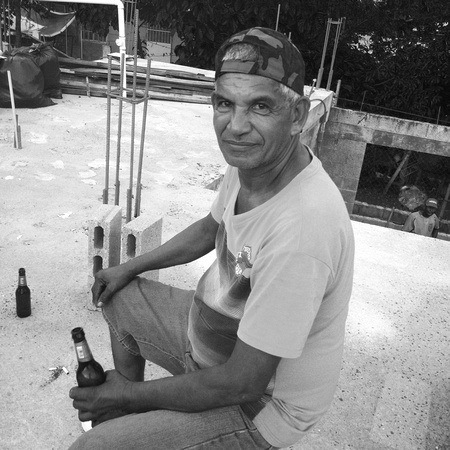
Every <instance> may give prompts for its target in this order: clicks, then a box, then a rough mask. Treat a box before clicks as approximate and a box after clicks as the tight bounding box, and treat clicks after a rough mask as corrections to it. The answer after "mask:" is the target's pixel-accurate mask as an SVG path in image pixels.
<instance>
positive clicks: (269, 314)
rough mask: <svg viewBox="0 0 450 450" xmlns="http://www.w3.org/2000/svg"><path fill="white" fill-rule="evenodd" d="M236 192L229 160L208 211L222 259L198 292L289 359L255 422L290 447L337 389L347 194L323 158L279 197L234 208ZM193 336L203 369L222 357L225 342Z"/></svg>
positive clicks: (346, 267) (258, 344)
mask: <svg viewBox="0 0 450 450" xmlns="http://www.w3.org/2000/svg"><path fill="white" fill-rule="evenodd" d="M239 189H240V184H239V177H238V171H237V169H236V168H234V167H229V168H228V170H227V172H226V174H225V177H224V181H223V184H222V187H221V190H220V193H219V195H218V197H217V198H216V200H215V202H214V204H213V207H212V210H211V212H212V215H213V217H214V219H215V220H216V221H217V222H218V223H219V224H220V226H219V231H218V234H217V239H216V252H217V260H216V261H215V262H214V264H213V265H212V266H211V267H210V268H209V269H208V271H207V272H206V273H205V274H204V275H203V277H202V278H201V280H200V281H199V284H198V287H197V291H196V294H195V297H196V299H197V301H199V300H200V301H201V302H204V303H205V304H206V305H207V306H208V307H209V308H211V309H212V310H214V311H216V312H218V313H220V314H222V315H223V316H225V317H228V318H230V319H232V320H235V321H236V323H237V324H238V326H237V336H238V337H239V338H240V339H241V340H242V341H243V342H245V343H246V344H248V345H250V346H252V347H254V348H257V349H259V350H262V351H264V352H266V353H269V354H272V355H275V356H279V357H281V358H282V359H281V361H280V364H279V365H278V368H277V370H276V374H275V376H274V377H273V379H272V381H271V383H270V384H269V387H268V393H269V394H270V395H271V397H270V400H269V401H268V403H267V404H266V405H265V406H264V408H263V409H262V410H261V411H260V412H259V413H258V414H257V416H256V417H255V418H254V423H255V425H256V426H257V428H258V430H259V431H260V433H261V434H262V435H263V437H264V438H265V439H266V440H267V441H268V442H269V443H270V444H271V445H274V446H276V447H285V446H288V445H292V444H294V443H295V442H297V441H298V440H299V439H300V438H301V437H302V435H303V433H305V432H306V431H308V429H310V428H311V427H312V426H313V425H314V424H315V423H316V422H317V420H318V419H319V418H320V417H321V416H322V415H323V414H324V413H325V411H326V410H327V409H328V407H329V406H330V404H331V402H332V399H333V396H334V392H335V389H336V385H337V380H338V378H339V372H340V368H341V360H342V350H343V342H344V332H345V321H346V318H347V313H348V302H349V299H350V294H351V288H352V279H353V259H354V240H353V232H352V228H351V222H350V219H349V215H348V213H347V210H346V207H345V204H344V201H343V199H342V196H341V194H340V192H339V190H338V189H337V187H336V186H335V185H334V183H333V182H332V180H331V179H330V178H329V176H328V175H327V174H326V172H325V171H324V170H323V168H322V164H321V163H320V161H319V160H318V159H317V158H316V157H313V159H312V161H311V163H310V164H309V165H308V166H307V167H306V168H305V169H304V170H303V171H302V172H301V173H300V174H298V175H297V176H296V177H295V178H294V179H293V180H292V181H291V182H290V183H289V185H288V186H286V187H285V188H284V189H283V190H282V191H280V192H279V193H278V194H276V195H275V196H274V197H272V198H271V199H269V200H268V201H267V202H265V203H264V204H262V205H260V206H258V207H256V208H254V209H252V210H250V211H248V212H246V213H243V214H239V215H235V213H234V208H235V203H236V198H237V194H238V192H239ZM199 334H200V333H199ZM189 338H190V340H191V344H192V346H193V357H194V359H195V360H196V361H197V362H198V363H199V364H200V366H203V367H206V366H211V365H215V364H220V363H221V362H223V358H224V357H225V356H224V355H220V353H221V352H220V348H217V349H214V348H212V347H213V346H214V345H213V344H212V345H211V346H209V343H208V340H207V339H206V338H202V337H201V336H200V337H199V336H197V335H196V332H195V330H194V329H193V327H190V328H189ZM202 339H203V341H202ZM208 346H209V348H208ZM221 358H222V359H221Z"/></svg>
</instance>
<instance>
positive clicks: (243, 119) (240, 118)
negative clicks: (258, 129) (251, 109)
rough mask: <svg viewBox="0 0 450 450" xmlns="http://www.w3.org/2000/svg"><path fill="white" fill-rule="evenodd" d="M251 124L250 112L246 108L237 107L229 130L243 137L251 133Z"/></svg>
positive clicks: (231, 118)
mask: <svg viewBox="0 0 450 450" xmlns="http://www.w3.org/2000/svg"><path fill="white" fill-rule="evenodd" d="M251 128H252V126H251V123H250V119H249V117H248V111H247V110H246V109H245V108H239V107H236V108H234V109H233V111H232V113H231V116H230V121H229V123H228V129H229V131H231V132H232V133H233V134H235V135H242V134H246V133H249V132H250V131H251Z"/></svg>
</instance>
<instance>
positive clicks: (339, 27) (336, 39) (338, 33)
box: [327, 19, 342, 91]
mask: <svg viewBox="0 0 450 450" xmlns="http://www.w3.org/2000/svg"><path fill="white" fill-rule="evenodd" d="M334 23H335V24H337V27H336V36H335V38H334V47H333V56H332V57H331V66H330V72H329V73H328V80H327V91H328V90H330V87H331V80H332V79H333V67H334V61H335V59H336V52H337V47H338V43H339V37H340V34H341V25H342V20H341V19H339V20H338V21H337V22H334Z"/></svg>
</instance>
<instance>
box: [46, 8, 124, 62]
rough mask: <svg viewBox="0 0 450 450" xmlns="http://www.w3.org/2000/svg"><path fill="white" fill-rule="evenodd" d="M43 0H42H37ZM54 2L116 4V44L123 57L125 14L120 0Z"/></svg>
mask: <svg viewBox="0 0 450 450" xmlns="http://www.w3.org/2000/svg"><path fill="white" fill-rule="evenodd" d="M38 1H44V0H38ZM53 1H54V2H55V3H88V4H92V5H113V6H117V16H118V17H117V18H118V22H119V38H118V39H117V40H116V44H117V45H118V47H119V49H120V55H121V58H122V57H125V54H126V51H127V50H126V45H125V41H126V39H125V15H124V5H123V1H122V0H53Z"/></svg>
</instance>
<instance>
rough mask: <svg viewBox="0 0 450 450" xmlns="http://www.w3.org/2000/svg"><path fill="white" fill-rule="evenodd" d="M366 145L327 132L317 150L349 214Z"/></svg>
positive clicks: (353, 201)
mask: <svg viewBox="0 0 450 450" xmlns="http://www.w3.org/2000/svg"><path fill="white" fill-rule="evenodd" d="M366 145H367V144H366V143H365V142H361V141H354V140H350V139H345V138H343V137H342V136H340V135H339V133H336V132H330V131H329V130H327V128H326V131H325V133H324V136H323V141H322V143H321V146H320V149H319V152H318V153H319V154H318V156H319V158H320V160H321V161H322V164H323V167H324V169H325V170H326V171H327V172H328V174H329V175H330V177H331V178H332V180H333V181H334V182H335V183H336V185H337V187H338V188H339V190H340V191H341V194H342V197H343V198H344V201H345V204H346V205H347V210H348V212H349V214H351V213H352V211H353V204H354V203H355V198H356V191H357V189H358V183H359V176H360V174H361V168H362V164H363V161H364V154H365V151H366Z"/></svg>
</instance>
